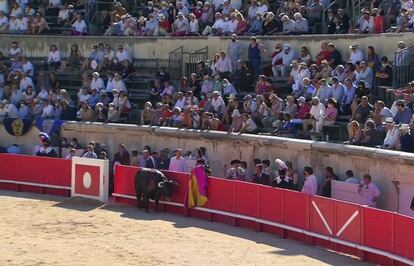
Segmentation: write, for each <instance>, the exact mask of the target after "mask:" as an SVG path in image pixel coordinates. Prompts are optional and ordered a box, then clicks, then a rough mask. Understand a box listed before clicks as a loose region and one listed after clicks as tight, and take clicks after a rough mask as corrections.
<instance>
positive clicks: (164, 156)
mask: <svg viewBox="0 0 414 266" xmlns="http://www.w3.org/2000/svg"><path fill="white" fill-rule="evenodd" d="M156 168H157V169H158V170H168V169H169V168H170V158H168V151H167V150H166V149H163V150H162V151H161V152H160V156H159V157H158V158H157V161H156Z"/></svg>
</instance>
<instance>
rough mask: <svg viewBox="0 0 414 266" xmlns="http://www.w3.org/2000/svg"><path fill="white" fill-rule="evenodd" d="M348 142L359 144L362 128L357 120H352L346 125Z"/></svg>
mask: <svg viewBox="0 0 414 266" xmlns="http://www.w3.org/2000/svg"><path fill="white" fill-rule="evenodd" d="M347 130H348V141H349V144H359V142H360V141H361V137H362V129H361V126H360V124H359V123H358V121H356V120H352V121H351V122H350V123H349V124H348V125H347Z"/></svg>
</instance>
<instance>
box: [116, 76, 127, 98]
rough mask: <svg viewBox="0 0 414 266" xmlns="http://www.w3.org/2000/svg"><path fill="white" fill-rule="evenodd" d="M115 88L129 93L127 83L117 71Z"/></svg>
mask: <svg viewBox="0 0 414 266" xmlns="http://www.w3.org/2000/svg"><path fill="white" fill-rule="evenodd" d="M114 79H115V89H116V90H117V91H118V92H121V91H124V92H125V93H126V94H128V90H127V88H126V86H125V83H124V82H123V81H122V77H121V75H120V74H119V73H115V78H114Z"/></svg>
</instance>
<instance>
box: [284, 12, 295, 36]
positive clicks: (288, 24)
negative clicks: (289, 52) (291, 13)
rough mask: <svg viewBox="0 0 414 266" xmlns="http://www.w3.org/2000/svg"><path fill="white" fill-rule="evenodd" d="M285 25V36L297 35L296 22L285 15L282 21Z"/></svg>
mask: <svg viewBox="0 0 414 266" xmlns="http://www.w3.org/2000/svg"><path fill="white" fill-rule="evenodd" d="M281 21H282V24H283V29H282V33H283V34H284V35H292V34H294V33H295V29H296V28H295V26H296V24H295V21H294V20H292V19H290V18H289V17H288V16H287V15H284V16H283V17H282V19H281Z"/></svg>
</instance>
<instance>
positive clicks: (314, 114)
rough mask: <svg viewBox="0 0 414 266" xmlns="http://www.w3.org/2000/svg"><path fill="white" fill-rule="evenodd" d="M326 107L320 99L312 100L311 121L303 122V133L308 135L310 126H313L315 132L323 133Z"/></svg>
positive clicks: (314, 98)
mask: <svg viewBox="0 0 414 266" xmlns="http://www.w3.org/2000/svg"><path fill="white" fill-rule="evenodd" d="M325 109H326V108H325V105H323V103H321V102H320V100H319V98H318V97H313V98H312V107H311V110H310V112H309V113H310V115H311V118H310V119H305V120H303V132H304V133H305V134H307V132H308V131H309V129H308V126H309V125H312V129H313V132H315V133H321V132H322V127H323V118H324V115H325Z"/></svg>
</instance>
